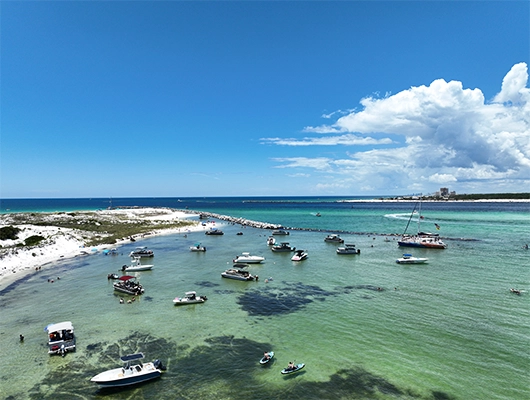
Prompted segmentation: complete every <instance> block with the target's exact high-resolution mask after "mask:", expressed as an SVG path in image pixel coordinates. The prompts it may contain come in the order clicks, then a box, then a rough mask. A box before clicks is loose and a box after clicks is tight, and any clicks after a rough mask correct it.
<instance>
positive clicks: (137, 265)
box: [121, 257, 154, 272]
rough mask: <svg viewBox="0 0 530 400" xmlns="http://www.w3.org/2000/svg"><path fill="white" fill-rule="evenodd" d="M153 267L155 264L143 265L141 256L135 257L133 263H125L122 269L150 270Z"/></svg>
mask: <svg viewBox="0 0 530 400" xmlns="http://www.w3.org/2000/svg"><path fill="white" fill-rule="evenodd" d="M153 267H154V265H149V264H148V265H143V264H142V261H141V257H134V258H133V260H132V262H131V265H124V266H123V267H121V270H122V271H124V272H136V271H150V270H152V269H153Z"/></svg>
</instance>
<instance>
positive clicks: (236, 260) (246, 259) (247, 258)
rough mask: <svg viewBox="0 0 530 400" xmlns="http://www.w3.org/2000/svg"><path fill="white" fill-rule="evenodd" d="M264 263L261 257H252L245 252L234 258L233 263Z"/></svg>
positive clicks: (263, 258)
mask: <svg viewBox="0 0 530 400" xmlns="http://www.w3.org/2000/svg"><path fill="white" fill-rule="evenodd" d="M263 261H265V257H262V256H253V255H252V254H250V253H248V252H245V253H241V254H240V255H238V256H236V258H234V260H233V262H234V263H244V264H260V263H262V262H263Z"/></svg>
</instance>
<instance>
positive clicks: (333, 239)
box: [324, 233, 344, 243]
mask: <svg viewBox="0 0 530 400" xmlns="http://www.w3.org/2000/svg"><path fill="white" fill-rule="evenodd" d="M324 242H329V243H344V239H343V238H341V237H340V235H337V234H335V233H331V234H329V235H328V236H326V237H325V238H324Z"/></svg>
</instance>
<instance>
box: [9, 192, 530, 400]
mask: <svg viewBox="0 0 530 400" xmlns="http://www.w3.org/2000/svg"><path fill="white" fill-rule="evenodd" d="M179 203H182V202H179ZM185 206H186V207H189V208H190V209H197V210H203V211H213V212H216V213H220V214H226V215H232V216H236V217H245V218H248V219H253V220H258V221H265V222H271V223H280V224H283V225H284V226H287V227H298V228H310V229H311V230H294V231H292V232H291V235H290V236H288V237H286V238H285V240H286V241H289V242H290V243H291V245H293V246H296V247H297V248H303V249H306V250H307V251H308V252H309V258H308V259H307V260H306V261H303V262H301V263H299V264H295V263H293V262H292V261H290V255H288V254H278V253H273V252H271V251H270V250H269V248H268V246H267V245H266V238H267V237H268V235H269V231H264V230H260V229H254V228H248V227H247V228H244V227H240V226H237V225H225V226H224V227H223V230H224V231H225V235H224V236H207V235H204V234H203V233H192V234H189V235H188V236H187V237H184V236H183V235H167V236H157V237H151V238H148V239H146V240H144V241H142V242H141V245H145V246H148V247H149V248H151V249H152V250H154V252H155V257H154V259H153V260H152V263H153V264H154V265H155V268H154V269H153V271H147V272H141V273H137V275H138V277H139V279H140V281H141V282H142V284H143V285H144V287H145V290H146V292H145V294H144V295H143V296H140V297H139V299H138V300H136V301H135V302H133V303H131V304H120V303H119V297H118V296H117V295H115V293H114V292H113V290H112V283H111V282H109V281H108V280H107V278H106V276H107V274H108V273H110V272H117V270H118V268H120V267H121V266H122V265H123V264H125V263H127V262H128V261H129V260H128V257H127V254H128V253H129V251H130V250H131V249H133V248H134V247H136V246H137V245H139V243H138V242H137V243H134V244H132V243H131V244H130V245H126V246H124V247H122V248H120V253H121V254H120V255H118V256H104V255H102V254H94V255H90V256H86V257H84V258H76V259H74V260H65V261H63V262H59V263H56V264H54V265H53V266H46V267H45V268H43V270H42V271H39V272H36V273H35V274H34V275H32V276H30V277H29V278H28V279H27V280H24V281H22V282H19V283H18V284H16V285H14V286H12V287H10V288H9V289H8V290H4V291H3V292H1V294H0V310H1V325H0V346H1V347H0V348H1V349H2V350H1V352H2V361H4V363H3V364H4V368H2V369H0V386H1V390H0V393H1V395H2V396H3V397H4V398H16V399H41V398H50V399H61V398H64V399H74V398H85V399H90V398H100V397H101V398H103V397H104V398H111V399H125V398H146V399H147V398H149V399H150V398H167V399H173V398H175V399H179V398H201V399H214V398H215V399H252V398H254V399H262V398H274V399H285V398H300V399H302V398H303V399H324V398H333V399H335V398H344V399H365V398H374V399H391V398H392V399H394V398H403V399H408V398H420V399H470V398H472V399H524V398H530V389H529V383H528V382H529V379H528V378H529V375H530V374H529V368H530V367H529V365H530V356H529V352H528V349H529V348H530V324H529V321H530V315H529V314H530V307H529V305H530V303H529V302H530V300H529V299H530V297H529V293H528V292H527V291H526V290H528V283H529V278H530V274H529V267H530V251H526V250H523V249H522V245H523V244H525V243H530V212H529V211H530V210H529V208H528V203H526V204H494V203H488V204H470V205H465V204H461V203H460V204H452V205H451V204H438V205H436V204H433V205H426V204H424V205H423V209H424V213H423V214H424V217H425V219H424V220H422V227H425V229H426V230H434V228H433V226H434V223H437V224H438V225H440V227H441V229H440V231H438V232H439V233H440V234H441V235H442V236H443V237H444V239H445V240H446V242H447V244H448V248H447V249H446V250H423V249H418V250H414V251H412V252H413V254H414V255H416V256H419V257H428V258H429V263H428V264H425V265H410V266H403V265H398V264H396V263H395V262H394V261H395V259H396V258H398V257H399V256H401V254H402V253H403V252H410V249H409V250H406V251H405V250H403V249H400V248H399V247H398V246H397V243H396V240H395V239H396V238H397V237H396V236H395V235H398V234H401V233H402V232H403V229H404V228H405V226H406V224H407V221H408V219H409V216H410V213H411V208H412V207H413V205H412V204H402V203H399V204H398V203H388V204H387V203H385V204H367V203H351V204H349V203H335V202H327V201H315V202H295V203H292V202H279V203H277V202H274V203H272V202H252V203H250V204H249V203H241V202H239V201H231V202H230V201H225V200H223V202H216V201H210V202H208V203H207V202H205V201H203V200H193V203H192V202H191V201H190V202H189V203H186V204H185ZM179 208H184V207H179ZM317 212H320V213H321V214H322V217H315V214H316V213H317ZM218 223H222V221H221V222H218ZM415 229H416V225H415V224H413V223H411V226H410V227H409V231H414V230H415ZM318 230H322V231H318ZM327 231H339V232H341V235H342V236H343V237H344V238H345V239H346V241H347V242H353V243H355V244H356V245H357V247H358V248H360V249H361V254H360V255H353V256H344V255H343V256H339V255H337V254H335V248H336V245H333V244H329V243H325V242H324V240H323V239H324V237H325V236H326V234H327ZM237 232H243V235H236V233H237ZM385 239H386V240H385ZM199 241H200V242H202V244H203V245H205V246H206V247H207V249H208V250H207V252H206V253H192V252H190V251H189V250H188V247H189V246H190V245H193V244H194V243H196V242H199ZM243 251H249V252H251V253H254V254H259V255H263V256H265V257H266V260H265V263H264V264H263V265H258V266H252V267H251V272H252V273H256V274H258V275H259V276H260V279H259V281H258V282H239V281H231V280H227V279H222V278H221V277H220V273H221V272H222V271H223V270H224V269H226V268H227V266H228V265H230V264H231V260H232V259H233V258H234V256H235V255H237V254H239V253H241V252H243ZM149 263H151V261H150V262H149ZM57 277H60V279H59V280H57V279H56V278H57ZM48 278H54V279H55V282H54V283H49V282H48ZM267 278H272V280H269V281H268V279H267ZM512 287H515V288H518V289H522V290H524V291H523V293H522V294H521V295H520V296H517V295H515V294H513V293H511V292H510V291H509V289H510V288H512ZM378 288H380V289H382V290H378ZM188 290H196V291H197V293H198V294H204V295H206V296H208V299H209V300H208V301H207V302H206V303H205V304H198V305H191V306H186V307H175V306H173V303H172V299H173V298H174V297H175V296H180V295H182V294H184V292H185V291H188ZM63 320H70V321H72V322H73V324H74V326H75V328H76V334H77V339H78V342H77V344H78V348H77V352H75V353H70V354H67V355H66V357H64V358H61V357H50V356H49V355H48V354H47V351H46V333H45V332H44V327H45V326H46V325H47V324H49V323H52V322H59V321H63ZM19 334H24V336H25V340H24V342H23V343H20V342H19V340H18V336H19ZM266 350H274V351H275V353H276V355H275V359H274V362H273V363H272V364H271V365H268V366H266V367H262V366H260V365H259V362H258V361H259V359H260V358H261V356H262V354H263V352H264V351H266ZM135 351H143V352H144V353H145V355H146V359H147V360H152V359H155V358H160V359H161V360H162V361H163V362H164V364H166V365H167V366H168V370H167V372H166V373H165V374H164V375H163V376H162V378H161V379H159V380H157V381H154V382H151V383H148V384H145V385H142V386H139V387H136V388H132V389H126V390H122V391H116V392H112V391H111V392H101V391H98V390H97V387H95V385H94V384H92V383H91V382H90V381H89V379H90V377H92V376H93V375H95V374H96V373H98V372H101V371H102V370H105V369H109V368H113V367H115V366H118V365H119V359H118V357H119V356H120V355H124V354H127V353H130V352H135ZM289 361H295V362H304V363H305V364H306V368H305V369H304V370H303V371H302V372H301V373H298V374H297V375H294V376H288V377H285V376H282V375H281V374H280V370H281V369H282V368H283V367H285V366H286V365H287V363H288V362H289Z"/></svg>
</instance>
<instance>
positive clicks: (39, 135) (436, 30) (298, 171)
mask: <svg viewBox="0 0 530 400" xmlns="http://www.w3.org/2000/svg"><path fill="white" fill-rule="evenodd" d="M529 21H530V3H529V2H527V1H498V2H496V1H471V2H465V1H464V2H460V1H444V2H436V1H417V2H416V1H390V2H385V1H372V2H369V1H337V2H333V1H320V2H318V1H292V2H279V1H261V2H260V1H239V2H231V1H212V2H208V1H203V2H191V1H166V2H162V1H155V2H142V1H131V2H128V1H102V2H81V1H58V2H53V1H50V2H17V1H13V2H11V1H4V2H2V4H1V137H0V156H1V159H0V167H1V172H0V174H1V175H0V178H1V180H0V197H3V198H25V197H30V198H40V197H136V196H139V197H143V196H148V197H151V196H153V197H159V196H175V197H181V196H182V197H184V196H266V195H270V196H281V195H285V196H293V195H304V196H305V195H314V196H325V195H332V196H333V195H341V196H342V195H344V196H360V195H383V194H389V195H401V194H410V193H419V192H423V193H432V192H434V191H436V190H438V189H439V188H440V187H448V188H449V189H450V190H455V191H456V192H457V193H498V192H522V191H530V90H529V89H528V67H527V66H528V64H529V52H530V39H529V38H530V22H529Z"/></svg>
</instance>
